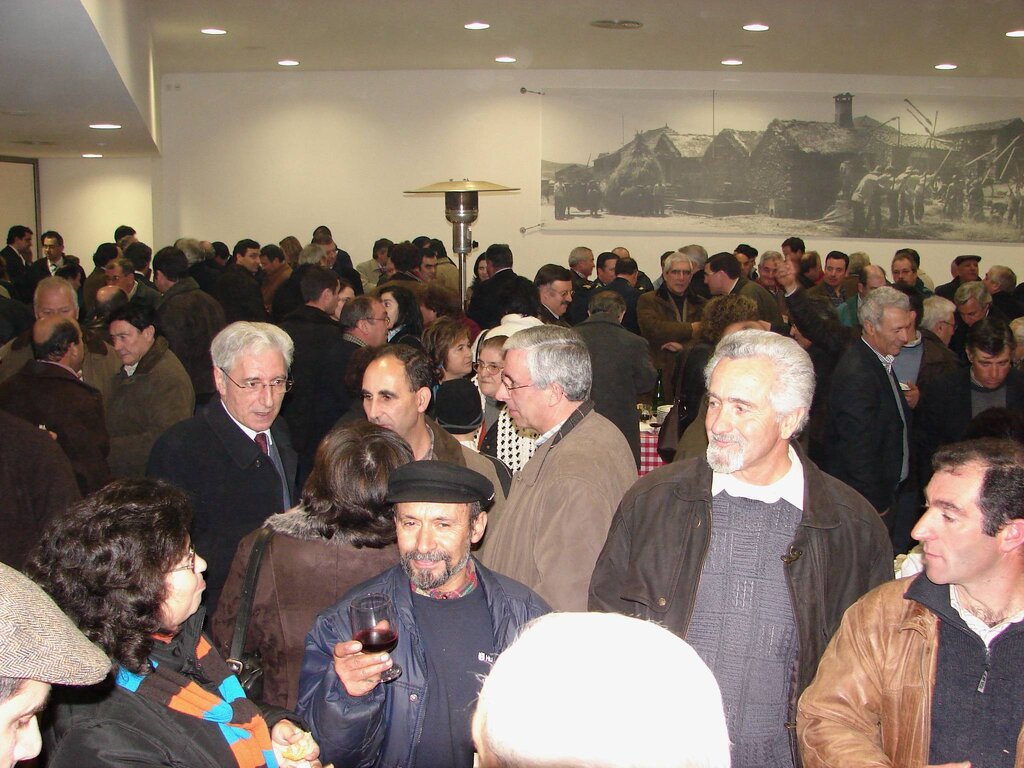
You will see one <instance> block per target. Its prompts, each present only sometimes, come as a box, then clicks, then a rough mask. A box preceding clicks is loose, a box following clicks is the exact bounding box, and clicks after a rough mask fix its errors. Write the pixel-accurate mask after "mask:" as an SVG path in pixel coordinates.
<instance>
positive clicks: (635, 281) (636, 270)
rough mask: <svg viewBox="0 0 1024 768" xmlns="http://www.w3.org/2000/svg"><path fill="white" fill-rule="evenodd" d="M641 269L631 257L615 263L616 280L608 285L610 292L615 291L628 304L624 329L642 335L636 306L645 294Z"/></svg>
mask: <svg viewBox="0 0 1024 768" xmlns="http://www.w3.org/2000/svg"><path fill="white" fill-rule="evenodd" d="M639 279H640V267H639V266H638V265H637V263H636V262H635V261H634V260H633V259H632V258H630V257H628V256H627V257H626V258H624V259H617V260H616V261H615V279H614V280H612V281H611V282H610V283H608V290H609V291H615V292H616V293H617V294H619V296H621V297H622V300H623V301H624V302H625V303H626V314H625V316H624V317H623V319H622V327H623V328H625V329H626V330H627V331H629V332H630V333H635V334H636V335H637V336H639V335H640V321H639V319H638V318H637V314H636V305H637V302H638V301H639V299H640V296H641V295H642V294H643V293H645V292H646V291H643V290H641V289H640V286H639Z"/></svg>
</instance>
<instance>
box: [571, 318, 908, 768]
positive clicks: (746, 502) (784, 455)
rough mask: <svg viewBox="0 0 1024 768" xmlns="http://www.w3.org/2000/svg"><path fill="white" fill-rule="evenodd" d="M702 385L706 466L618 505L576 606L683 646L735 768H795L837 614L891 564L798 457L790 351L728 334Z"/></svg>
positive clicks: (651, 485)
mask: <svg viewBox="0 0 1024 768" xmlns="http://www.w3.org/2000/svg"><path fill="white" fill-rule="evenodd" d="M708 370H710V371H711V377H710V380H709V383H708V413H707V418H706V421H705V426H706V429H707V433H708V441H709V442H708V448H707V455H706V457H701V458H693V459H688V460H686V461H682V462H676V463H674V464H670V465H669V466H667V467H664V468H662V469H659V470H655V471H654V472H652V473H650V474H648V475H646V476H645V477H643V478H641V479H640V481H639V482H637V483H636V485H634V486H633V487H632V488H631V489H630V490H629V491H628V492H627V493H626V495H625V496H624V497H623V499H622V502H621V503H620V504H619V508H618V510H617V511H616V513H615V517H614V519H613V521H612V526H611V530H610V531H609V533H608V539H607V541H606V542H605V545H604V549H603V550H602V552H601V554H600V556H599V557H598V560H597V565H596V566H595V568H594V574H593V578H592V580H591V583H590V600H589V607H590V610H592V611H595V610H596V611H616V612H619V613H624V614H627V615H632V616H636V617H638V618H642V619H647V620H653V621H656V622H658V623H660V624H662V625H663V626H665V627H666V628H668V629H670V630H671V631H673V632H675V633H676V634H677V635H679V636H680V637H683V638H684V639H685V640H686V641H687V642H688V643H690V645H691V646H693V648H694V650H696V651H697V653H698V654H700V656H701V658H702V659H704V661H705V662H706V663H707V664H708V666H709V667H710V668H711V671H712V672H713V673H714V674H715V677H716V679H717V680H718V683H719V686H720V687H721V689H722V699H723V701H724V703H725V711H726V717H727V722H728V726H729V735H730V738H731V740H732V743H733V752H732V765H733V768H761V766H764V765H769V764H770V765H776V766H779V765H796V750H795V744H794V742H793V740H792V732H791V731H790V730H789V728H788V727H787V724H788V723H791V722H792V720H793V717H794V716H795V712H796V701H797V699H798V698H799V696H800V693H801V692H802V691H803V689H804V688H805V687H806V686H807V685H808V684H809V683H810V682H811V680H812V678H813V677H814V673H815V670H816V668H817V665H818V660H819V659H820V658H821V654H822V653H823V652H824V650H825V646H826V644H827V643H828V639H829V637H830V636H831V635H832V633H833V632H834V631H835V629H836V627H837V626H838V625H839V621H840V619H841V618H842V615H843V612H844V611H845V610H846V608H847V607H849V606H850V605H851V604H852V603H853V602H854V601H856V600H857V598H859V597H860V596H861V595H862V594H864V593H865V592H867V591H868V590H869V589H871V588H872V587H874V586H876V585H877V584H880V583H882V582H883V581H886V580H888V579H891V578H892V549H891V547H890V545H889V541H888V537H887V536H886V531H885V526H883V525H882V523H881V522H880V521H879V519H878V516H877V515H876V514H875V512H874V510H872V509H871V507H870V505H868V504H867V503H866V502H865V501H864V499H863V498H861V497H860V496H859V495H858V494H856V493H854V492H853V491H851V490H850V489H849V488H848V487H846V486H845V485H843V484H842V483H839V482H837V481H836V480H834V479H833V478H831V477H829V476H828V475H826V474H824V473H823V472H821V471H820V470H819V469H818V468H817V467H816V466H814V464H813V463H812V462H811V461H810V460H809V459H807V457H806V456H805V455H803V453H802V452H801V451H800V450H799V448H798V447H797V443H796V441H795V439H794V438H795V437H796V435H797V434H798V433H799V432H800V430H801V429H802V428H803V426H804V425H805V423H806V421H807V415H808V410H809V408H810V404H811V398H812V396H813V392H814V369H813V366H812V364H811V360H810V358H809V357H808V355H807V353H806V352H805V351H803V350H802V349H801V348H800V347H799V345H798V344H797V343H796V342H795V341H793V340H792V339H788V338H785V337H783V336H780V335H778V334H774V333H771V332H768V331H753V330H748V331H739V332H737V333H734V334H731V335H730V336H728V337H726V338H725V339H723V340H722V341H721V342H720V343H719V345H718V348H717V349H716V352H715V356H714V357H713V358H712V359H711V361H710V362H709V364H708ZM769 637H770V638H771V639H770V641H768V640H766V638H769Z"/></svg>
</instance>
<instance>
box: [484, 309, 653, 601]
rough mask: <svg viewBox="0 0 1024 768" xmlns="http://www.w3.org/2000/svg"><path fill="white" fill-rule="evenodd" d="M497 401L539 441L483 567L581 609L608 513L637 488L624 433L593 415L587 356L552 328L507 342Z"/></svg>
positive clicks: (579, 344) (568, 334) (566, 332)
mask: <svg viewBox="0 0 1024 768" xmlns="http://www.w3.org/2000/svg"><path fill="white" fill-rule="evenodd" d="M505 349H506V350H507V352H506V355H505V371H504V374H503V375H502V377H501V386H500V387H499V388H498V392H497V396H498V399H499V400H502V401H504V402H505V403H506V404H507V405H508V411H509V415H510V416H511V417H512V419H513V420H514V421H515V423H516V426H517V427H520V428H527V429H532V430H535V431H536V432H537V433H538V434H540V438H539V439H538V441H537V452H536V453H535V454H534V455H533V458H531V459H530V461H528V462H527V463H526V465H525V466H524V467H523V469H522V470H521V471H520V472H519V474H517V475H516V477H515V478H514V479H513V481H512V488H511V490H510V491H509V496H508V501H507V503H506V505H505V512H504V514H503V515H502V517H501V519H500V520H498V521H497V524H495V523H494V521H492V523H491V525H492V529H491V532H490V533H489V534H488V535H487V537H485V538H486V542H485V543H486V547H485V550H484V553H483V561H484V564H485V565H487V566H488V567H489V568H491V569H493V570H495V571H497V572H499V573H503V574H505V575H506V576H509V577H511V578H513V579H515V580H516V581H520V582H522V583H523V584H526V585H527V586H528V587H530V588H531V589H533V590H534V591H535V592H537V593H538V594H539V595H540V596H541V597H543V598H544V599H545V600H546V601H547V602H548V604H549V605H551V607H552V608H553V609H554V610H556V611H585V610H587V587H588V585H589V582H590V574H591V572H592V571H593V570H594V563H595V562H596V561H597V556H598V554H599V553H600V551H601V547H602V545H603V544H604V540H605V538H606V537H607V535H608V527H609V525H610V524H611V519H612V514H613V513H614V512H615V508H616V507H617V506H618V504H619V501H620V499H621V498H622V496H623V494H624V493H625V492H626V490H627V489H628V488H629V487H630V486H631V485H632V484H633V483H634V482H635V481H636V464H635V463H634V462H633V454H632V452H631V451H630V449H629V444H628V443H627V442H626V438H625V437H623V435H622V432H620V431H619V429H618V428H617V427H616V426H615V425H614V424H612V423H611V422H610V421H608V419H606V418H605V417H604V416H601V415H600V414H598V413H596V412H595V411H594V404H593V403H592V402H591V401H590V399H589V398H590V384H591V375H592V374H591V365H590V355H589V353H588V352H587V347H586V345H585V344H584V343H583V339H582V338H581V337H580V335H579V334H578V333H577V332H576V331H574V330H571V329H568V328H561V327H558V326H553V325H546V326H540V327H536V328H528V329H526V330H524V331H520V332H519V333H517V334H516V335H515V336H513V337H510V338H509V340H508V341H507V342H505Z"/></svg>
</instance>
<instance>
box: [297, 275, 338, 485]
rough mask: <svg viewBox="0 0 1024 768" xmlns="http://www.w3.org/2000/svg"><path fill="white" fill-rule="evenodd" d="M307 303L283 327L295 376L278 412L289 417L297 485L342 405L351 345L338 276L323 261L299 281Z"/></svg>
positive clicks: (311, 463) (308, 469)
mask: <svg viewBox="0 0 1024 768" xmlns="http://www.w3.org/2000/svg"><path fill="white" fill-rule="evenodd" d="M300 288H301V290H302V298H303V299H304V300H305V302H306V303H305V304H303V305H302V306H301V307H299V308H297V309H294V310H292V311H291V312H290V313H289V314H288V315H287V317H285V318H284V320H283V321H282V322H281V328H282V329H284V331H285V332H286V333H287V334H288V335H289V336H291V338H292V341H293V342H295V358H294V360H293V361H292V367H291V376H292V379H293V380H294V381H295V385H294V386H293V387H292V390H291V392H289V393H288V395H287V396H286V397H285V399H284V407H283V408H282V410H281V415H282V416H283V417H284V419H285V421H287V422H288V429H289V431H290V432H291V435H292V443H293V445H294V446H295V450H296V451H297V452H298V454H299V475H298V487H299V488H301V487H302V486H303V485H304V483H305V480H306V477H307V476H308V475H309V473H310V470H312V468H313V458H314V456H315V455H316V449H317V446H318V445H320V441H321V440H322V439H323V437H324V435H326V434H327V433H328V432H329V431H330V429H331V427H332V426H334V422H336V421H337V420H338V419H339V418H340V417H341V415H342V414H343V413H345V411H346V410H348V405H349V398H348V393H347V391H346V390H345V367H346V365H347V363H348V359H349V354H350V349H349V345H348V344H347V343H346V342H345V340H344V338H343V336H342V328H341V326H340V325H339V324H338V323H337V322H336V321H335V320H334V317H333V315H334V313H335V311H336V310H337V308H338V302H339V301H340V300H341V281H340V280H339V279H338V276H337V274H335V273H334V272H333V271H332V270H330V269H327V268H326V267H321V266H317V265H315V264H313V265H310V266H309V267H308V268H307V269H306V270H305V272H304V274H303V275H302V279H301V281H300Z"/></svg>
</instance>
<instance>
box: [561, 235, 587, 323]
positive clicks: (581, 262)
mask: <svg viewBox="0 0 1024 768" xmlns="http://www.w3.org/2000/svg"><path fill="white" fill-rule="evenodd" d="M569 272H570V274H571V276H572V303H571V304H569V309H568V310H567V311H566V313H565V319H566V320H567V321H568V322H569V324H570V325H577V324H579V323H582V322H583V321H584V320H586V319H587V303H588V302H589V300H590V289H591V287H592V286H593V282H591V280H590V276H591V275H592V274H594V252H593V251H592V250H590V249H589V248H587V246H585V245H578V246H576V247H575V248H573V249H572V250H571V251H570V252H569Z"/></svg>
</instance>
